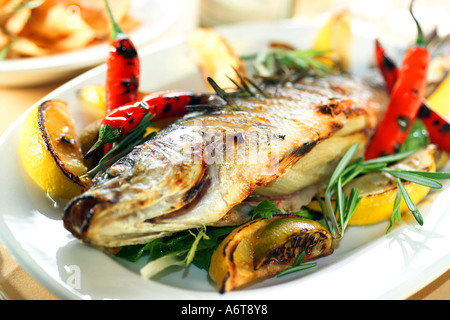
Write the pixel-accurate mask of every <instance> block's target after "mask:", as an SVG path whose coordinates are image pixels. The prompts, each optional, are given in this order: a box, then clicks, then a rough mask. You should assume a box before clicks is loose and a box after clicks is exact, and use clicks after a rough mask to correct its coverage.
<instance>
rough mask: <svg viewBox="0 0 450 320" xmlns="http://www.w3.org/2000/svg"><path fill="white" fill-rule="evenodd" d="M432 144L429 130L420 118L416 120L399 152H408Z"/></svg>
mask: <svg viewBox="0 0 450 320" xmlns="http://www.w3.org/2000/svg"><path fill="white" fill-rule="evenodd" d="M428 144H430V137H429V134H428V131H427V129H426V127H425V125H424V124H423V122H422V121H421V120H419V119H416V120H414V122H413V124H412V126H411V129H410V131H409V133H408V136H407V137H406V140H405V142H403V144H402V146H401V148H400V150H399V152H406V151H411V150H415V151H416V150H419V149H421V148H423V147H425V146H427V145H428Z"/></svg>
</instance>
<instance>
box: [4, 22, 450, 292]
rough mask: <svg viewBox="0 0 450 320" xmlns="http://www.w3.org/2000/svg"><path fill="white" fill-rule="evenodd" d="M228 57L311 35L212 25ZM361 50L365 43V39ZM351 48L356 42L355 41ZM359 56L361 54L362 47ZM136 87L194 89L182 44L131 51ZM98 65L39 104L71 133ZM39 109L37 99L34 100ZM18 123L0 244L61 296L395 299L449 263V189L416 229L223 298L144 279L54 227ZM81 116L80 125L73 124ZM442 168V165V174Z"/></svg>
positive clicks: (354, 240) (364, 235) (356, 244)
mask: <svg viewBox="0 0 450 320" xmlns="http://www.w3.org/2000/svg"><path fill="white" fill-rule="evenodd" d="M220 31H221V32H222V33H223V35H225V36H226V38H228V39H229V40H230V42H231V44H232V45H233V46H234V47H235V48H236V50H237V51H238V52H239V53H241V54H243V53H246V54H248V53H253V52H255V51H256V50H258V49H259V48H263V47H265V46H266V45H267V43H268V41H271V40H285V41H289V42H291V43H292V44H294V45H298V46H301V47H305V48H307V47H309V45H310V43H311V40H312V37H313V35H314V28H313V27H311V26H306V25H302V24H300V23H297V22H295V21H284V22H282V23H256V24H248V25H238V26H232V27H225V28H220ZM365 41H366V42H365V43H367V39H366V40H365ZM355 43H356V45H355V48H354V49H355V50H356V52H361V51H358V50H359V48H358V45H357V43H358V41H355ZM365 50H367V48H365ZM141 57H142V75H143V81H142V83H143V84H144V86H143V88H142V90H144V91H146V90H147V91H152V90H162V89H186V90H204V89H205V87H204V82H203V80H202V79H201V77H200V74H199V71H198V68H197V66H196V65H195V64H194V62H193V60H192V59H191V58H190V55H189V50H188V47H187V45H186V43H185V41H184V39H181V38H179V39H175V40H171V41H168V42H164V43H160V44H158V45H156V46H152V47H149V48H146V49H144V50H143V51H142V52H141ZM105 70H106V69H105V66H104V65H102V66H100V67H97V68H95V69H93V70H91V71H89V72H87V73H85V74H83V75H82V76H79V77H77V78H75V79H74V80H72V81H70V82H68V83H67V84H65V85H63V86H62V87H60V88H59V89H57V90H55V91H54V92H52V93H51V94H49V95H48V96H47V97H45V98H44V99H43V100H46V99H53V98H58V99H63V100H66V101H68V103H69V105H70V107H71V111H72V113H73V115H74V117H75V118H76V119H77V123H78V125H79V127H81V126H83V125H84V124H85V123H86V122H87V121H88V120H86V119H87V118H88V117H89V113H88V112H86V110H85V109H84V108H83V107H81V106H80V104H79V101H78V100H77V91H78V90H79V89H80V88H82V87H83V86H85V85H88V84H102V83H103V82H104V76H105ZM38 103H40V102H38ZM25 116H26V114H24V115H23V116H21V117H20V118H19V119H18V120H17V121H16V122H15V123H14V124H13V125H12V126H11V127H10V128H9V129H8V130H7V131H6V132H5V133H4V135H3V136H2V138H1V140H0V150H1V153H0V168H1V170H2V172H1V176H2V184H1V186H0V203H1V204H2V206H1V208H0V239H1V241H2V243H3V244H4V246H5V247H6V249H7V250H8V251H9V252H10V253H11V255H12V256H13V257H14V258H15V259H16V260H17V261H18V263H19V264H20V265H21V266H22V267H23V268H24V269H25V270H26V271H28V272H29V273H30V274H31V275H32V276H33V277H34V278H35V279H36V280H37V281H39V282H40V283H42V284H43V285H44V286H45V287H47V288H48V289H49V290H50V291H52V292H53V293H54V294H56V295H57V296H59V297H61V298H63V299H404V298H407V297H408V296H410V295H411V294H413V293H415V292H416V291H417V290H419V289H421V288H422V287H423V286H425V285H426V284H428V283H429V282H431V281H432V280H434V279H435V278H437V277H438V276H440V275H441V274H442V273H443V272H445V271H446V270H448V268H449V266H450V246H449V245H448V244H449V243H450V232H448V230H450V214H449V213H450V202H449V200H448V199H449V198H450V184H449V183H448V182H445V183H444V188H443V189H442V190H439V191H437V192H433V193H431V194H430V196H429V197H428V200H427V201H424V202H423V203H422V204H421V205H420V209H421V211H422V215H423V216H424V220H425V223H424V225H423V226H418V225H417V224H416V222H415V220H414V219H413V218H411V217H410V215H406V216H405V217H404V219H403V222H402V223H401V224H399V225H398V226H396V227H395V228H394V229H393V230H392V231H391V232H390V233H389V234H388V235H386V234H385V230H386V228H387V226H388V223H387V222H386V223H380V224H377V225H373V226H367V227H350V228H349V229H348V230H347V232H346V236H345V238H344V240H343V241H341V243H340V244H339V247H338V248H337V249H336V250H335V252H334V253H333V254H332V255H330V256H328V257H325V258H323V259H320V260H318V261H317V263H318V266H317V267H315V268H312V269H309V270H305V271H304V272H299V273H294V274H290V275H287V276H285V277H281V278H276V277H274V278H272V279H268V280H266V281H263V282H260V283H258V284H255V285H254V286H251V287H248V288H243V289H240V290H236V291H234V292H230V293H227V294H224V295H221V294H218V293H217V292H216V289H215V286H214V284H213V283H211V281H210V280H209V279H208V276H207V273H206V272H205V271H202V270H199V269H196V268H195V267H193V266H191V267H190V268H189V269H188V270H181V271H180V270H174V271H173V272H164V273H162V274H161V275H160V276H159V277H158V278H156V279H152V280H144V279H142V278H141V277H140V275H139V268H140V266H142V264H143V262H142V261H141V262H140V263H138V264H129V263H126V262H123V261H120V260H118V259H115V258H113V257H111V256H109V255H108V254H106V253H104V252H102V251H99V250H97V249H94V248H92V247H89V246H87V245H85V244H83V243H81V242H80V241H78V240H76V239H74V238H73V237H72V235H71V234H70V233H69V232H67V231H66V230H65V229H64V228H63V224H62V220H61V215H62V209H61V204H59V205H55V204H54V203H53V202H52V201H51V200H50V199H49V198H47V197H46V196H45V194H43V193H42V192H41V191H40V190H38V188H36V186H35V185H33V183H31V182H30V180H29V178H28V177H27V176H26V174H24V170H23V168H22V167H21V164H20V161H19V158H18V155H17V151H18V150H17V144H18V136H19V131H20V127H21V124H22V122H23V120H24V117H25ZM82 119H83V121H82ZM446 169H447V171H448V170H450V168H449V165H447V167H446Z"/></svg>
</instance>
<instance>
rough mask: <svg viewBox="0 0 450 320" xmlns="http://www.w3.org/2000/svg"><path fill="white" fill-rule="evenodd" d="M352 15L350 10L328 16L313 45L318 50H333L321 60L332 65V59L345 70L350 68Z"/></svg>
mask: <svg viewBox="0 0 450 320" xmlns="http://www.w3.org/2000/svg"><path fill="white" fill-rule="evenodd" d="M352 20H353V18H352V15H351V13H349V12H348V11H342V12H339V13H333V14H330V15H328V16H326V19H325V20H324V22H323V23H322V24H321V26H320V28H319V30H318V31H317V34H316V36H315V38H314V41H313V45H312V47H313V48H314V49H316V50H331V52H329V53H328V54H326V55H325V57H324V58H323V59H321V61H322V62H323V63H325V64H328V65H329V66H332V65H331V63H330V61H335V62H337V63H338V64H339V65H340V67H341V68H342V69H343V70H349V68H350V52H351V45H352V39H353V37H352V31H351V23H352Z"/></svg>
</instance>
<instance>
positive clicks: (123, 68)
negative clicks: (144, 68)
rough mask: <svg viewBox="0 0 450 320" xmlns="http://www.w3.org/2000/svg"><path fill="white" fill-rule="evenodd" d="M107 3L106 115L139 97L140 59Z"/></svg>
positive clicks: (106, 149) (108, 147) (106, 150)
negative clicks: (108, 37)
mask: <svg viewBox="0 0 450 320" xmlns="http://www.w3.org/2000/svg"><path fill="white" fill-rule="evenodd" d="M105 5H106V9H107V11H108V14H109V17H110V20H111V25H112V31H111V36H110V38H111V41H110V44H109V54H108V59H107V61H106V66H107V69H106V86H105V87H106V102H105V105H106V107H105V115H108V114H110V113H111V112H112V111H113V110H114V109H115V108H118V107H120V106H122V105H124V104H126V103H129V102H132V101H136V100H137V99H138V90H139V78H140V61H139V56H138V53H137V50H136V48H135V46H134V44H133V42H132V41H131V40H130V38H129V37H128V35H126V34H125V33H124V32H123V31H122V29H121V28H120V26H119V25H118V24H117V22H116V20H115V19H114V17H113V15H112V12H111V8H110V7H109V4H108V1H107V0H105ZM110 148H111V145H107V146H105V150H104V153H106V152H108V150H109V149H110Z"/></svg>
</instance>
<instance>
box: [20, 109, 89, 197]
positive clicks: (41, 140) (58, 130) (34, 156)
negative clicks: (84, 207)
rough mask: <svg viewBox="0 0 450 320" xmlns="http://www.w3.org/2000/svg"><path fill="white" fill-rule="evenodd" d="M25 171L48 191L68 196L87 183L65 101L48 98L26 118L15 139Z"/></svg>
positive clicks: (84, 168) (54, 194)
mask: <svg viewBox="0 0 450 320" xmlns="http://www.w3.org/2000/svg"><path fill="white" fill-rule="evenodd" d="M19 152H20V157H21V159H22V162H23V164H24V167H25V170H26V171H27V173H28V174H29V176H30V177H31V179H32V180H33V181H35V182H36V183H37V184H38V185H39V187H40V188H42V189H43V190H44V191H46V192H48V193H49V194H51V195H53V196H55V197H59V198H63V199H70V198H72V197H74V196H76V195H79V194H80V193H81V192H82V191H83V190H85V189H86V188H87V187H89V185H90V180H88V179H84V178H81V177H82V176H83V175H84V174H85V173H86V171H87V168H86V166H85V165H84V163H83V155H82V153H81V150H80V144H79V141H78V137H77V135H76V132H75V126H74V122H73V119H72V117H71V115H70V113H69V110H68V107H67V104H66V103H65V102H64V101H60V100H49V101H45V102H43V103H42V104H41V105H39V106H37V107H36V108H34V109H33V110H32V111H31V112H30V113H29V114H28V116H27V117H26V119H25V121H24V123H23V127H22V130H21V132H20V138H19Z"/></svg>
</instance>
